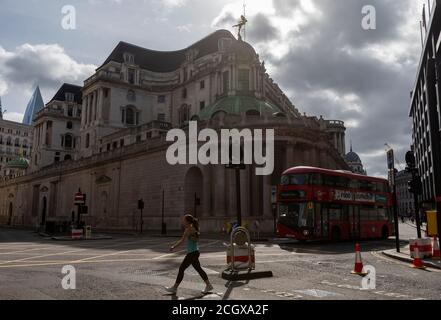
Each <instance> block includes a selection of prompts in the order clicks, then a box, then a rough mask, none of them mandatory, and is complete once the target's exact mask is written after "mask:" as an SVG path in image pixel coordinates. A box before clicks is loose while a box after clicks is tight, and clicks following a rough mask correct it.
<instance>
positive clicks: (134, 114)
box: [121, 106, 139, 126]
mask: <svg viewBox="0 0 441 320" xmlns="http://www.w3.org/2000/svg"><path fill="white" fill-rule="evenodd" d="M121 112H122V116H121V120H122V122H123V123H124V124H125V125H129V126H135V125H138V124H139V112H138V111H137V109H136V107H134V106H127V107H125V108H123V109H122V110H121Z"/></svg>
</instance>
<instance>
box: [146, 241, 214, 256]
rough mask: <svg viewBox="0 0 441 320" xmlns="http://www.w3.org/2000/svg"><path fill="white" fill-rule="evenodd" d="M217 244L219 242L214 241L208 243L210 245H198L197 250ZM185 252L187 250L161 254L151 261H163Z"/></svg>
mask: <svg viewBox="0 0 441 320" xmlns="http://www.w3.org/2000/svg"><path fill="white" fill-rule="evenodd" d="M218 242H220V240H216V241H213V242H210V243H207V244H203V245H199V248H205V247H209V246H211V245H213V244H215V243H218ZM186 251H187V250H186V249H184V250H180V251H177V252H172V253H167V254H163V255H161V256H158V257H155V258H153V260H160V259H163V258H166V257H171V256H176V255H178V254H180V253H184V252H186Z"/></svg>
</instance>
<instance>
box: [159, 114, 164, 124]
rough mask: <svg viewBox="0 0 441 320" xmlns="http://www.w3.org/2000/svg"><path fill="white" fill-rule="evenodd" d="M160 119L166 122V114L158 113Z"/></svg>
mask: <svg viewBox="0 0 441 320" xmlns="http://www.w3.org/2000/svg"><path fill="white" fill-rule="evenodd" d="M158 121H161V122H165V114H164V113H159V114H158Z"/></svg>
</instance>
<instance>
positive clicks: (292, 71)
mask: <svg viewBox="0 0 441 320" xmlns="http://www.w3.org/2000/svg"><path fill="white" fill-rule="evenodd" d="M299 3H300V1H289V0H274V7H275V9H276V16H275V17H274V19H277V16H285V17H289V16H290V14H292V12H293V11H294V10H301V8H300V6H299ZM314 4H315V6H316V7H317V9H318V11H319V12H317V14H316V15H314V14H313V13H309V14H308V22H307V23H304V24H302V25H300V27H299V28H298V29H297V30H293V31H291V32H289V34H288V36H287V37H282V36H280V34H278V33H277V32H276V33H275V32H274V31H273V28H274V27H273V26H272V25H271V23H266V24H265V23H262V24H261V26H260V30H259V34H261V35H266V34H271V37H279V41H284V42H285V43H288V44H289V51H288V53H287V54H286V55H284V56H283V57H282V58H277V55H274V54H271V48H266V50H267V52H264V53H263V54H262V56H263V57H264V58H265V59H266V60H267V61H268V62H269V63H270V64H271V65H272V66H273V67H274V70H275V72H276V76H275V77H274V78H275V79H276V80H277V82H279V84H280V85H281V87H282V88H284V89H285V90H287V91H289V92H291V93H292V96H291V99H292V101H293V102H294V103H295V105H296V106H297V107H298V108H299V109H300V110H301V111H305V112H307V113H308V114H313V115H324V116H325V117H327V118H328V119H331V118H332V119H341V120H344V121H346V122H347V123H348V124H353V123H354V122H355V123H356V124H357V125H356V126H355V127H352V128H348V131H347V136H348V144H349V139H352V140H353V143H354V150H355V151H357V152H359V153H360V154H361V155H362V160H364V162H365V164H366V166H367V168H368V171H369V173H371V174H385V173H386V168H385V166H386V165H385V154H384V156H383V155H381V154H380V155H379V152H380V151H381V150H382V149H384V148H385V147H384V144H385V143H386V142H387V143H389V144H390V145H391V146H393V147H395V148H396V149H397V157H398V159H400V160H401V162H403V159H404V153H405V151H406V150H407V149H408V148H409V146H410V144H411V138H410V135H411V122H410V119H409V118H408V113H409V103H410V101H409V91H410V90H411V86H412V85H413V81H414V79H415V72H416V65H417V61H418V54H419V52H418V51H417V50H415V48H417V47H416V46H415V44H416V42H415V40H416V41H418V38H417V37H416V35H417V34H418V29H415V30H414V32H413V33H412V34H410V35H409V34H407V33H406V29H405V26H406V23H408V21H409V12H410V10H411V8H412V4H411V2H410V1H395V0H370V1H369V3H368V4H369V5H373V6H374V7H375V8H376V14H377V30H371V31H366V30H363V29H362V27H361V20H362V13H361V11H362V8H363V6H364V5H366V4H367V3H366V1H363V0H351V1H348V0H332V1H331V0H317V1H314ZM305 14H306V13H305ZM414 16H415V19H418V16H419V13H418V12H415V15H414ZM253 19H255V17H252V18H250V20H253ZM267 20H268V19H267ZM261 39H262V38H257V39H256V40H254V39H253V38H251V42H254V44H257V43H258V42H261ZM268 39H269V38H268ZM388 50H390V51H388ZM268 53H269V54H268ZM363 155H364V158H363Z"/></svg>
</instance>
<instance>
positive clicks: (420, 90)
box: [410, 0, 441, 210]
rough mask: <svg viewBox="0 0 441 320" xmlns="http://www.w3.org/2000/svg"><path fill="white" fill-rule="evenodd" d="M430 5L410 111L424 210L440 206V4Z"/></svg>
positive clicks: (433, 3)
mask: <svg viewBox="0 0 441 320" xmlns="http://www.w3.org/2000/svg"><path fill="white" fill-rule="evenodd" d="M431 3H432V5H431V6H430V20H429V21H428V23H427V24H426V23H424V24H423V27H424V30H425V38H424V43H423V51H422V55H421V58H420V62H419V67H418V73H417V77H416V81H415V86H414V88H413V90H412V92H411V99H412V100H411V109H410V117H412V122H413V145H414V152H415V158H416V163H417V167H418V171H419V174H420V176H421V180H422V187H423V195H422V199H421V200H422V202H423V207H424V208H425V209H426V210H427V209H432V208H435V207H436V203H437V202H441V153H440V150H441V141H440V129H441V112H440V108H441V83H440V80H441V34H440V33H441V0H435V1H433V2H431Z"/></svg>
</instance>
